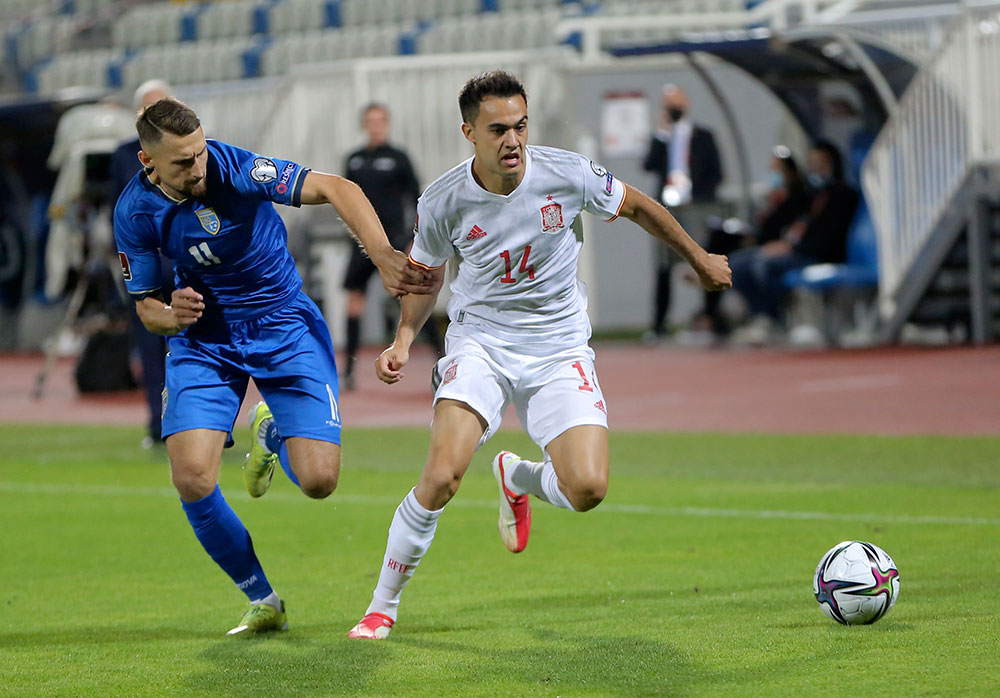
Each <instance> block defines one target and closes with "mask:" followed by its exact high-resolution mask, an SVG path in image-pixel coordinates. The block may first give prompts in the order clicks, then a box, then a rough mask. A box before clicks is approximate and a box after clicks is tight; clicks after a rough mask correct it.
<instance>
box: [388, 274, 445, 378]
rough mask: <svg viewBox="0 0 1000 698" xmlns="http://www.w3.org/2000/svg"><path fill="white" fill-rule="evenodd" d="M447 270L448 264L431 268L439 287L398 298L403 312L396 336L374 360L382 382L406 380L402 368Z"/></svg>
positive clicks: (401, 312)
mask: <svg viewBox="0 0 1000 698" xmlns="http://www.w3.org/2000/svg"><path fill="white" fill-rule="evenodd" d="M444 269H445V267H444V265H442V266H440V267H437V268H434V269H431V270H430V271H429V273H430V274H431V276H432V278H433V280H434V281H435V286H436V287H435V289H434V291H433V292H432V293H429V294H424V295H417V294H407V295H405V296H403V297H402V298H401V299H400V300H399V304H400V307H401V311H400V317H399V327H398V328H397V329H396V338H395V339H394V340H393V342H392V346H390V347H389V348H388V349H386V350H385V351H383V352H382V353H381V354H380V355H379V357H378V358H377V359H375V375H377V376H378V378H379V380H380V381H382V382H383V383H388V384H390V385H392V384H393V383H398V382H399V381H401V380H402V379H403V376H404V375H405V374H404V373H403V371H402V369H403V366H405V365H406V364H407V362H408V361H409V360H410V346H411V345H412V344H413V340H414V338H415V337H416V336H417V333H418V332H419V331H420V329H421V328H422V327H423V326H424V323H426V322H427V319H428V318H429V317H430V316H431V312H432V311H433V310H434V303H435V302H436V301H437V295H438V291H440V290H441V285H442V283H443V282H444Z"/></svg>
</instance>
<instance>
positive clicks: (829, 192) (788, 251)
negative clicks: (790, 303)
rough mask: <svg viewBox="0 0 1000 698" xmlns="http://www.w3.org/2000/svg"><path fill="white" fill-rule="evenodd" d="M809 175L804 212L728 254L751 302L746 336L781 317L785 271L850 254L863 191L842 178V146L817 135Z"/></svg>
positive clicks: (762, 336)
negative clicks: (759, 241)
mask: <svg viewBox="0 0 1000 698" xmlns="http://www.w3.org/2000/svg"><path fill="white" fill-rule="evenodd" d="M807 181H808V185H809V187H810V189H811V191H812V201H811V202H810V204H809V207H808V209H807V211H806V212H805V214H804V215H803V216H801V217H800V218H799V219H798V220H796V221H795V222H793V223H792V224H791V225H789V226H788V227H787V228H786V229H785V231H784V233H783V234H782V235H781V237H779V238H777V239H774V240H771V241H769V242H765V243H764V244H763V245H761V246H760V247H758V248H753V249H747V250H740V251H737V252H735V253H733V255H732V256H731V257H730V265H731V267H732V270H733V288H735V289H736V290H737V291H739V292H740V294H741V295H742V296H743V297H744V298H745V299H746V301H747V305H748V306H749V312H750V316H751V317H750V322H749V323H748V326H747V328H746V329H747V330H748V332H747V333H746V334H747V337H746V339H747V340H749V342H750V343H760V342H763V341H766V338H767V335H769V333H770V330H771V328H772V327H773V326H774V324H775V323H776V322H777V321H778V320H779V319H780V314H781V310H782V308H781V302H782V299H783V297H784V288H783V287H782V285H781V277H782V276H783V275H784V273H785V272H786V271H789V270H790V269H801V268H802V267H806V266H809V265H810V264H821V263H830V264H838V263H841V262H843V261H844V260H845V259H846V257H847V231H848V229H849V228H850V225H851V220H852V219H853V218H854V212H855V209H857V206H858V201H859V194H858V192H857V191H855V190H854V189H852V188H851V187H850V186H848V184H847V183H846V182H845V181H844V168H843V163H842V160H841V156H840V152H839V151H838V150H837V147H836V146H834V145H833V144H832V143H829V142H826V141H818V142H816V143H815V144H814V145H813V147H812V149H811V150H810V151H809V157H808V175H807Z"/></svg>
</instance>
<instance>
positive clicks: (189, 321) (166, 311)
mask: <svg viewBox="0 0 1000 698" xmlns="http://www.w3.org/2000/svg"><path fill="white" fill-rule="evenodd" d="M204 310H205V299H204V298H203V297H202V295H201V294H200V293H198V292H197V291H195V290H194V289H193V288H191V287H190V286H188V287H186V288H179V289H177V290H176V291H174V292H173V294H171V296H170V303H169V304H168V303H164V302H163V301H162V300H160V298H159V297H157V296H147V297H145V298H143V299H142V300H139V301H136V303H135V312H136V313H137V314H138V315H139V319H140V320H141V321H142V324H143V325H144V326H145V327H146V329H147V330H149V331H150V332H153V333H154V334H162V335H167V336H170V335H175V334H177V333H178V332H183V331H184V330H186V329H187V328H189V327H190V326H191V325H193V324H194V323H196V322H198V319H199V318H200V317H201V314H202V312H203V311H204Z"/></svg>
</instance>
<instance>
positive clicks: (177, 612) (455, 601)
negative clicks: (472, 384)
mask: <svg viewBox="0 0 1000 698" xmlns="http://www.w3.org/2000/svg"><path fill="white" fill-rule="evenodd" d="M245 432H246V430H245V429H243V431H242V432H241V433H239V434H238V435H237V439H238V445H237V447H236V448H235V449H232V450H231V451H230V452H229V453H227V455H226V458H225V460H224V463H223V468H222V476H221V480H222V487H223V491H224V492H225V493H226V495H227V497H228V498H229V500H230V502H231V503H232V504H233V507H234V508H235V509H236V511H237V513H238V514H239V515H240V516H241V518H242V519H243V521H244V522H245V523H246V524H247V526H248V528H249V529H250V530H251V532H252V534H253V536H254V543H255V547H256V549H257V552H258V555H259V557H260V559H261V561H262V563H263V564H264V567H265V569H266V570H267V572H268V575H269V577H270V579H271V582H272V583H273V584H274V586H275V588H276V589H277V590H278V592H279V594H281V595H282V597H283V598H285V599H286V600H287V603H288V611H289V619H290V622H291V630H290V631H289V632H287V633H282V634H278V635H272V636H269V637H263V638H251V639H244V640H234V639H231V638H226V637H225V636H224V633H225V631H226V630H227V629H229V628H230V627H231V626H232V625H233V624H234V623H235V621H236V620H237V619H238V618H239V616H240V614H241V613H242V611H243V609H244V597H243V596H242V594H240V593H239V592H238V591H237V590H236V589H235V587H234V586H233V584H232V583H231V582H230V581H229V580H228V578H226V577H225V576H224V575H223V573H222V572H221V571H220V570H219V569H218V568H217V567H215V565H214V564H213V563H212V562H211V561H210V560H209V558H208V557H207V556H206V555H205V554H204V552H203V551H202V550H201V549H200V546H199V545H198V544H197V541H196V540H195V538H194V535H193V534H192V532H191V530H190V528H189V526H188V524H187V521H186V520H185V518H184V515H183V512H182V511H181V508H180V505H179V503H178V501H177V497H176V495H175V494H174V492H173V490H172V488H171V485H170V481H169V475H168V469H167V466H166V464H165V462H164V457H163V455H162V453H159V454H158V455H156V456H153V455H150V454H148V453H146V452H143V451H141V450H140V449H139V448H138V442H139V439H140V432H139V431H138V430H136V429H128V428H103V427H102V428H85V427H62V426H59V427H56V426H47V427H21V426H18V427H12V426H4V427H0V443H2V444H3V448H2V449H0V695H4V696H31V697H35V696H101V697H102V698H105V697H107V696H139V695H151V696H198V695H206V696H233V697H234V698H248V697H250V696H264V695H269V696H270V695H372V696H389V695H393V696H463V697H464V696H529V695H552V696H556V695H561V696H642V695H667V696H775V695H787V696H800V695H810V696H826V695H829V696H847V695H868V696H871V695H876V696H877V695H897V696H942V695H948V696H952V695H966V696H985V695H998V694H1000V678H998V677H1000V672H998V671H997V666H998V660H1000V650H998V647H1000V642H998V641H1000V620H998V619H1000V603H998V600H997V599H998V595H997V580H998V579H1000V535H998V534H1000V491H998V486H1000V439H998V438H941V437H933V438H932V437H919V438H880V437H848V436H844V437H832V436H831V437H806V436H734V435H712V434H698V435H676V434H622V433H614V434H612V436H611V453H612V476H611V488H610V492H609V494H608V497H607V499H606V500H605V502H604V503H603V504H602V505H601V506H600V507H599V508H598V509H597V510H595V511H593V512H590V513H587V514H573V513H571V512H566V511H561V510H555V509H553V508H551V507H548V506H546V505H544V504H542V503H536V505H535V509H534V512H535V513H534V526H533V533H532V540H531V544H530V545H529V546H528V549H527V550H526V551H525V552H524V553H522V554H520V555H516V556H515V555H511V554H510V553H508V552H507V551H506V549H505V548H504V547H503V544H502V543H501V542H500V539H499V536H498V535H497V532H496V528H495V526H496V509H495V491H494V487H495V485H494V482H493V479H492V475H491V474H490V469H489V460H490V458H491V457H492V455H493V454H494V452H495V451H496V450H498V449H500V448H513V449H514V450H518V451H519V452H521V453H522V455H529V454H532V455H534V454H536V451H535V450H534V448H533V447H532V445H531V444H530V442H528V440H527V438H526V437H524V436H523V435H521V434H519V433H501V434H500V435H499V436H498V437H497V438H495V439H494V440H493V441H492V442H491V443H490V444H489V446H488V448H487V449H486V450H484V451H483V452H481V453H480V454H478V455H477V456H476V458H475V460H474V461H473V464H472V467H471V468H470V471H469V473H468V475H467V476H466V478H465V482H464V483H463V486H462V489H461V491H460V492H459V494H458V496H457V497H456V498H455V500H454V501H453V502H452V503H451V504H450V505H449V507H448V509H447V510H446V512H445V514H444V515H443V516H442V518H441V520H440V523H439V526H438V534H437V539H436V541H435V543H434V545H433V547H432V548H431V551H430V553H429V554H428V555H427V557H426V558H425V559H424V562H423V564H422V566H421V567H420V569H419V570H418V572H417V574H416V576H415V577H414V580H413V582H412V583H411V584H410V586H409V588H408V589H407V590H406V592H405V593H404V595H403V604H402V607H401V615H400V618H399V621H398V622H397V624H396V627H395V629H394V630H393V633H392V635H391V636H390V638H389V640H388V641H385V642H360V641H350V640H348V639H347V631H348V630H349V629H350V627H351V626H352V625H354V623H355V622H356V621H357V620H358V619H359V618H360V616H361V614H362V612H363V611H364V609H365V607H366V605H367V604H368V601H369V597H370V593H371V589H372V586H373V584H374V582H375V575H376V573H377V571H378V568H379V565H380V563H381V558H382V553H383V548H384V544H385V532H386V529H387V527H388V524H389V521H390V519H391V517H392V513H393V510H394V509H395V507H396V505H397V504H398V502H399V500H400V499H401V498H402V497H403V495H405V494H406V492H407V491H408V489H409V488H410V487H411V486H412V485H413V484H414V483H415V482H416V478H417V475H418V472H419V470H420V468H421V466H422V464H423V459H424V454H425V450H426V444H427V433H426V431H423V430H363V429H352V430H348V431H347V432H346V434H345V444H344V458H343V471H342V473H341V482H340V488H339V489H338V491H337V492H336V493H335V494H334V495H333V496H332V497H331V498H330V499H328V500H325V501H322V502H316V501H312V500H308V499H307V498H306V497H305V496H303V495H301V494H300V493H298V492H297V491H296V490H295V489H294V488H293V487H292V485H291V484H290V483H289V482H288V481H287V480H286V479H285V478H284V477H283V476H280V475H276V476H275V480H274V483H273V485H272V488H271V491H270V492H269V493H268V495H267V496H266V497H264V498H263V499H261V500H250V498H249V497H248V496H247V495H246V494H245V493H244V492H243V489H242V481H241V479H240V462H241V460H242V459H241V456H242V452H243V447H244V446H245V441H246V439H247V434H246V433H245ZM240 440H242V442H240ZM845 539H861V540H870V541H872V542H875V543H876V544H878V545H880V546H881V547H883V548H884V549H885V550H886V551H888V552H889V554H890V555H892V556H893V557H894V558H895V560H896V563H897V564H898V565H899V569H900V576H901V583H902V584H901V593H900V598H899V601H898V603H897V604H896V606H895V608H894V609H893V610H892V612H890V613H889V614H888V615H887V616H886V617H885V618H883V619H882V620H880V621H879V622H878V623H876V624H875V625H872V626H864V627H842V626H839V625H837V624H835V623H833V622H832V621H830V620H829V619H827V618H826V617H825V616H824V615H823V614H822V613H821V611H820V609H819V608H818V606H817V604H816V602H815V600H814V599H813V596H812V590H811V579H812V574H813V570H814V568H815V566H816V563H817V562H818V561H819V558H820V556H821V555H822V554H823V552H825V551H826V550H827V549H828V548H829V547H831V546H832V545H834V544H835V543H837V542H839V541H841V540H845Z"/></svg>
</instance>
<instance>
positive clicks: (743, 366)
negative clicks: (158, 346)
mask: <svg viewBox="0 0 1000 698" xmlns="http://www.w3.org/2000/svg"><path fill="white" fill-rule="evenodd" d="M595 348H596V351H597V369H598V374H599V376H600V379H601V385H602V386H603V388H604V391H605V396H606V398H607V403H608V409H609V414H610V420H611V427H612V429H614V430H622V431H640V430H641V431H648V430H652V431H720V432H764V433H853V434H954V435H974V434H1000V346H992V347H985V348H934V349H928V348H885V349H873V350H856V351H822V352H816V351H810V352H800V351H787V350H752V351H751V350H747V351H731V350H727V351H723V350H695V349H677V348H663V347H646V346H638V345H631V344H597V345H596V346H595ZM375 355H376V351H375V349H369V350H366V351H365V352H364V353H363V355H362V356H361V357H360V358H359V362H358V367H359V368H358V370H359V371H360V375H359V377H358V389H357V390H355V391H353V392H349V393H342V394H341V405H340V407H341V412H342V414H343V417H344V422H345V424H346V428H347V429H350V428H351V427H352V426H418V427H424V426H427V425H428V424H429V423H430V418H431V408H430V400H431V391H430V385H429V375H430V367H431V363H432V359H431V356H430V354H428V353H427V352H426V351H425V350H424V349H423V348H422V347H419V348H417V349H415V351H414V356H413V360H412V361H411V363H410V366H408V367H407V370H406V373H407V374H408V375H407V377H406V379H405V380H404V381H403V382H402V383H400V384H397V385H395V386H386V385H383V384H381V383H379V382H378V380H377V379H376V378H375V376H374V372H373V370H371V369H370V368H368V367H370V366H371V362H372V361H373V360H374V358H375ZM41 363H42V361H41V358H40V357H38V356H5V357H0V423H8V424H10V423H18V424H29V423H54V424H91V423H92V424H134V425H141V424H144V423H145V420H146V417H145V407H144V405H143V401H142V397H141V394H140V393H139V392H138V391H132V392H128V393H118V394H112V395H105V396H99V397H93V396H81V395H78V394H77V392H76V390H75V388H74V386H73V381H72V373H73V364H72V361H70V360H62V361H60V362H59V363H58V365H57V367H56V369H55V371H54V372H53V374H52V375H51V376H50V378H49V380H48V383H47V385H46V390H45V393H44V395H43V396H42V398H41V399H40V400H35V399H33V398H32V397H31V388H32V385H33V381H34V378H35V375H36V374H37V372H38V370H39V368H40V367H41ZM256 396H257V393H256V391H255V390H254V389H253V388H252V387H251V390H250V397H251V398H252V399H254V400H256V399H257V398H256ZM240 421H241V422H242V419H241V420H240ZM504 424H505V426H508V427H517V426H518V424H517V420H516V418H514V417H513V415H512V414H508V416H507V419H506V420H505V422H504Z"/></svg>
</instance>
